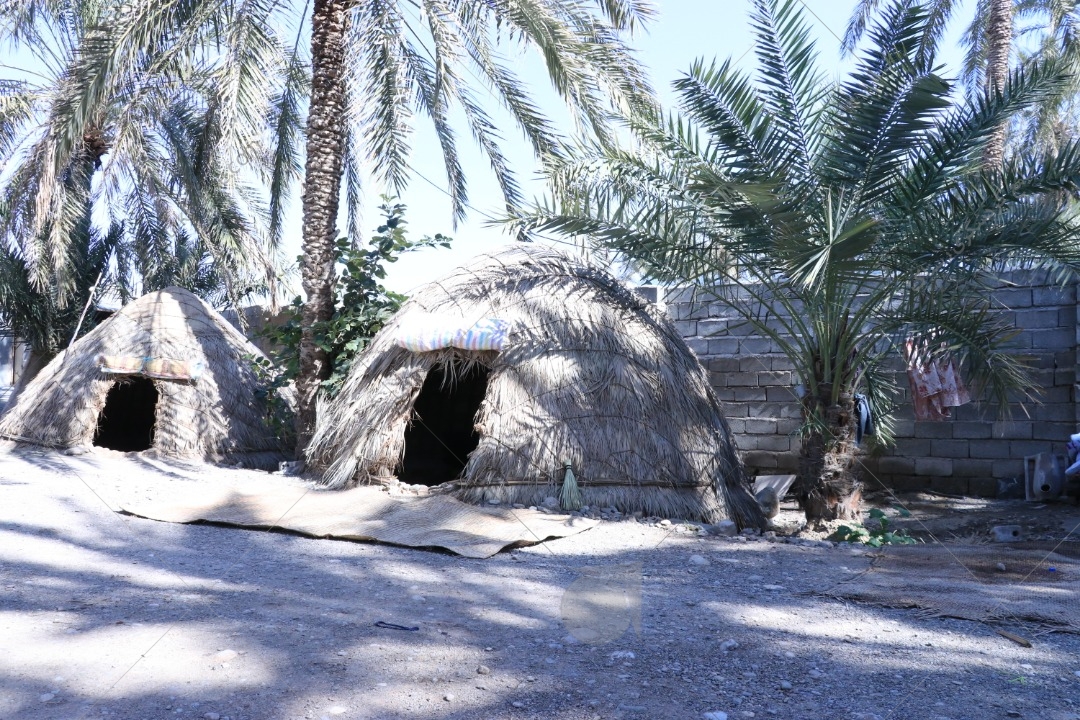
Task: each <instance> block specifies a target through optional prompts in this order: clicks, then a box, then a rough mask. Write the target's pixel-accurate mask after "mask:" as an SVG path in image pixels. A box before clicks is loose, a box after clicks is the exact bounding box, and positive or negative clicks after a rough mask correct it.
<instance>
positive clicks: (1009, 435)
mask: <svg viewBox="0 0 1080 720" xmlns="http://www.w3.org/2000/svg"><path fill="white" fill-rule="evenodd" d="M1031 425H1032V423H1031V421H1030V420H999V421H998V422H995V423H994V424H993V426H992V427H991V428H990V433H991V437H995V438H1002V439H1005V440H1030V439H1031Z"/></svg>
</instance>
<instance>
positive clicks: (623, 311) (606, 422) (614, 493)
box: [308, 247, 761, 525]
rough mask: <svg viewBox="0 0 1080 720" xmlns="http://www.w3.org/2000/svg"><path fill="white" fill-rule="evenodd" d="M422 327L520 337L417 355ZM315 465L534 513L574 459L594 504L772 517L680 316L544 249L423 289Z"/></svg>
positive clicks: (365, 362) (315, 455) (382, 337)
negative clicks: (441, 325)
mask: <svg viewBox="0 0 1080 720" xmlns="http://www.w3.org/2000/svg"><path fill="white" fill-rule="evenodd" d="M418 318H426V319H425V320H423V322H426V323H430V322H431V319H435V320H436V321H438V322H445V323H446V324H447V325H455V324H456V325H460V326H463V327H465V326H469V325H470V324H472V323H476V322H477V321H487V322H489V323H490V322H492V321H496V322H498V321H502V322H505V323H507V324H508V326H509V328H510V330H509V334H508V336H507V338H506V342H505V345H504V346H503V348H502V350H501V351H493V350H463V349H461V347H462V345H459V346H458V347H442V348H440V349H436V350H431V351H426V352H424V351H416V350H410V349H407V346H408V343H403V342H402V338H403V337H404V336H406V335H408V333H409V327H410V326H415V325H416V323H417V319H418ZM421 324H422V323H421ZM464 346H465V347H469V346H470V345H469V344H467V343H466V344H464ZM308 463H309V466H310V467H313V468H314V469H315V470H316V472H317V473H318V474H319V476H320V477H321V479H322V481H323V482H324V483H326V484H327V485H330V486H332V487H339V488H340V487H349V486H352V485H356V484H362V483H383V484H386V485H389V486H391V487H399V486H397V485H396V484H397V483H398V482H401V483H408V484H421V485H429V486H439V487H440V489H441V490H443V491H446V492H451V493H452V494H453V495H455V496H456V497H458V498H460V499H462V500H465V501H467V502H476V503H481V502H490V501H498V502H502V503H521V504H524V505H534V504H536V505H538V504H540V503H542V502H544V500H545V498H549V497H553V496H554V497H560V496H561V489H562V485H563V482H564V479H565V473H566V464H567V463H569V466H570V468H571V470H572V473H573V474H574V476H575V477H576V481H577V485H578V487H579V489H580V493H581V496H582V499H583V502H584V503H585V504H586V505H589V506H592V507H594V508H604V507H614V508H616V509H618V510H620V511H621V512H624V513H632V512H637V511H640V512H642V513H644V514H646V515H655V516H662V517H682V518H687V519H700V520H706V521H715V520H718V519H722V518H732V519H734V520H736V521H737V522H738V523H739V524H740V525H759V524H760V522H761V515H760V511H759V509H758V507H757V504H756V503H755V501H754V499H753V498H752V496H751V495H750V492H749V489H748V488H749V485H748V484H747V481H746V480H745V478H744V475H743V472H742V469H741V466H740V464H739V461H738V458H737V456H736V452H735V447H734V446H733V443H732V440H731V435H730V432H729V430H728V427H727V423H726V422H725V420H724V417H723V415H722V413H721V409H720V404H719V402H718V401H717V399H716V397H715V395H714V394H713V392H712V390H711V388H710V387H709V383H708V379H707V377H706V373H705V370H704V369H703V368H702V366H701V364H700V363H699V362H698V361H697V358H696V357H695V356H694V354H693V353H692V352H691V351H690V349H689V348H688V347H687V345H686V343H685V342H684V341H683V339H682V338H681V337H680V335H679V333H678V332H677V331H676V330H675V327H674V326H673V324H672V323H671V321H670V320H669V319H668V318H667V317H666V316H665V315H664V314H663V313H662V312H660V311H658V310H657V309H656V308H655V307H653V306H652V305H650V304H649V303H648V302H646V301H644V300H642V299H641V298H639V297H638V296H637V295H635V294H634V293H632V292H630V291H629V290H627V289H626V288H625V287H624V286H623V285H621V284H620V283H619V282H618V281H617V280H615V279H614V278H613V277H611V276H610V275H608V274H607V273H605V272H603V271H602V270H598V269H597V268H594V267H590V266H589V265H587V264H583V263H580V262H577V261H574V260H571V259H569V258H568V257H566V256H563V255H562V254H559V253H557V252H554V251H552V250H548V249H542V248H533V247H529V248H525V247H518V248H516V249H513V250H509V251H504V252H501V253H498V254H494V255H489V256H484V257H482V258H480V259H479V260H478V261H477V262H475V263H474V264H472V265H471V266H469V267H466V268H463V269H460V270H457V271H455V272H453V273H452V274H451V275H449V276H448V277H446V278H444V279H442V280H440V281H437V282H434V283H432V284H430V285H428V286H426V287H424V288H422V289H421V290H419V291H418V292H416V293H415V294H413V295H412V297H411V299H410V300H409V301H408V302H407V303H406V304H405V305H404V306H403V307H402V309H401V310H400V312H399V313H398V314H397V315H396V316H395V317H394V318H393V319H392V320H391V321H390V322H389V323H388V324H387V325H386V327H385V328H383V330H382V331H381V332H380V333H379V334H378V335H377V336H376V337H375V338H374V339H373V340H372V343H371V344H370V346H369V347H368V348H367V349H366V350H365V351H364V352H363V354H362V355H361V356H359V357H358V358H357V360H356V362H355V364H354V366H353V368H352V370H351V372H350V373H349V376H348V377H347V379H346V381H345V383H344V385H343V387H342V389H341V391H340V393H339V395H338V396H337V397H336V398H335V399H334V400H333V401H331V402H330V403H328V404H327V405H325V406H323V407H321V408H320V412H319V418H318V422H317V425H316V430H315V435H314V438H313V440H312V442H311V444H310V446H309V448H308Z"/></svg>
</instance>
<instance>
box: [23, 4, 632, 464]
mask: <svg viewBox="0 0 1080 720" xmlns="http://www.w3.org/2000/svg"><path fill="white" fill-rule="evenodd" d="M24 1H26V2H31V3H36V2H38V1H39V0H24ZM118 7H119V9H117V10H116V11H115V12H112V13H110V14H109V17H108V22H100V23H98V24H96V25H95V26H94V27H93V28H92V29H91V31H90V32H89V33H88V37H89V38H90V40H91V42H89V43H84V45H83V51H82V52H81V54H80V60H79V62H78V63H77V66H76V67H74V68H73V70H72V72H71V73H70V74H69V76H68V77H67V78H66V80H65V83H66V92H65V94H64V100H63V102H62V105H61V111H62V112H60V113H58V115H57V118H58V122H57V125H56V128H55V134H56V136H57V137H59V138H60V139H61V142H60V150H61V151H62V153H63V154H64V156H65V157H68V156H70V155H71V153H72V148H73V147H74V146H75V145H77V144H78V141H79V138H82V137H83V135H84V134H85V132H86V131H87V130H88V128H90V127H92V120H93V118H94V117H95V113H97V112H99V108H101V107H104V106H106V105H107V104H108V101H109V98H110V97H111V96H113V95H114V94H115V90H114V88H115V87H118V86H123V84H124V83H125V82H126V79H128V78H131V77H133V76H136V75H139V74H140V73H143V72H145V71H146V70H152V71H154V72H158V73H161V74H162V76H163V77H168V73H169V72H174V73H175V72H187V71H186V67H187V66H186V64H185V63H187V62H188V60H189V57H190V55H191V54H192V53H193V52H196V51H197V49H198V48H204V50H203V51H202V52H203V54H204V55H205V54H206V51H205V48H206V47H208V46H210V47H217V46H218V45H219V44H223V46H224V47H225V48H226V49H227V52H224V53H223V54H224V55H227V56H228V58H227V59H232V60H233V61H234V62H233V63H227V62H219V63H218V65H217V68H218V69H219V70H220V72H221V73H227V74H228V76H229V78H228V79H229V82H218V83H216V84H215V86H214V88H226V89H228V88H230V87H232V86H240V88H241V90H242V91H237V90H235V88H234V89H233V90H232V91H230V92H229V93H227V94H226V96H225V97H221V98H219V97H218V96H220V95H221V94H222V93H221V92H219V93H218V95H217V96H214V97H215V98H218V99H215V101H214V102H212V103H211V105H210V107H212V108H217V107H218V106H220V108H223V109H222V110H218V111H219V112H223V113H224V112H226V111H227V112H228V116H229V117H230V118H232V119H233V122H231V123H225V122H224V121H222V126H223V127H225V128H227V129H228V128H234V127H237V126H238V125H240V123H239V122H238V121H239V120H242V119H244V118H247V117H251V116H254V115H257V114H259V113H260V112H261V111H262V109H261V107H260V103H262V102H263V100H265V97H264V95H265V92H266V91H265V90H263V88H264V87H267V88H277V89H279V90H280V92H276V93H275V97H274V98H272V99H271V102H270V103H269V105H268V108H269V110H268V112H267V114H268V115H269V117H270V120H271V123H270V125H271V127H272V130H273V132H274V134H275V136H276V139H277V144H276V149H275V150H274V152H272V153H271V154H270V158H271V170H270V171H269V173H268V174H267V180H268V186H269V190H270V198H269V207H270V212H271V220H270V224H271V228H272V229H276V230H275V231H273V232H272V233H271V234H272V235H273V234H274V232H279V231H280V227H281V223H280V214H281V212H282V209H283V208H284V206H285V203H284V200H283V198H284V197H285V196H286V195H287V193H288V192H289V189H290V180H291V179H294V178H295V177H296V175H298V174H299V173H298V172H297V171H298V169H299V167H300V165H301V153H300V147H299V146H300V144H301V140H302V141H303V144H304V145H305V147H306V157H305V158H304V159H303V167H304V174H303V212H304V230H303V247H302V250H303V258H302V262H301V278H302V284H303V288H304V291H305V293H306V294H307V302H306V304H305V310H304V332H303V337H302V339H301V372H300V376H299V378H298V381H297V390H298V400H299V412H298V413H297V422H298V433H297V435H298V437H299V443H300V446H301V447H303V446H304V445H305V444H306V441H307V437H308V435H309V433H310V428H311V427H312V426H313V421H314V411H315V399H316V395H317V392H318V389H319V386H320V383H321V381H322V380H324V379H325V378H326V376H327V374H328V373H329V370H330V367H329V364H328V363H327V361H326V360H327V358H326V352H325V350H323V349H322V348H320V347H319V346H318V345H317V343H316V341H315V328H316V327H318V326H319V324H321V323H325V322H327V321H329V319H330V318H331V316H332V314H333V306H332V298H333V287H334V276H335V268H334V261H333V257H334V256H333V249H334V245H335V241H336V239H337V236H338V232H337V220H338V210H339V203H340V198H341V196H342V193H344V194H345V197H346V201H347V209H348V223H347V224H348V234H349V236H350V239H351V240H352V241H353V243H354V244H356V245H359V244H360V243H362V237H361V234H362V228H363V224H362V222H361V220H360V218H359V214H358V211H359V205H360V203H359V199H360V193H361V190H362V189H363V186H364V185H365V184H366V183H365V179H364V178H363V168H364V165H365V163H368V164H370V166H371V167H372V168H373V169H374V172H375V175H376V180H377V181H378V182H380V183H382V184H383V185H384V186H386V191H387V192H388V193H389V194H395V195H397V194H400V192H401V190H402V189H403V188H404V186H405V184H406V182H407V180H408V178H409V175H410V169H409V164H408V148H409V142H408V140H409V135H410V132H411V128H412V125H413V116H414V114H419V115H423V116H426V118H427V119H428V120H429V121H430V122H431V123H432V125H433V126H434V128H435V131H436V134H437V136H438V139H439V143H440V146H441V150H442V155H443V158H444V161H445V166H446V173H447V181H448V188H449V193H450V195H451V198H452V202H453V209H454V216H455V219H459V218H461V217H463V216H464V213H465V208H466V205H467V201H468V193H467V186H466V182H465V177H464V174H463V172H462V168H461V165H460V162H459V159H458V139H457V135H456V133H455V132H454V129H453V126H452V123H451V116H452V115H453V114H454V113H458V114H460V116H461V117H463V118H464V121H465V125H466V126H467V130H468V132H469V133H470V134H471V135H472V137H473V139H474V140H475V141H476V142H477V143H478V144H479V146H480V148H481V149H482V151H483V152H484V153H485V154H486V155H487V157H488V159H489V161H490V165H491V168H492V170H493V171H494V173H495V176H496V178H497V179H498V181H499V183H500V186H501V189H502V191H503V195H504V196H505V199H506V202H507V204H508V206H515V205H517V204H519V203H520V201H521V197H520V189H519V187H518V184H517V181H516V178H515V176H514V174H513V173H512V172H511V169H510V168H509V166H508V163H507V160H506V157H505V155H504V153H503V151H502V149H501V145H502V143H503V142H504V140H505V138H504V137H503V134H502V133H501V132H500V131H499V129H498V128H497V127H496V124H495V121H494V120H493V118H492V116H491V115H490V114H489V112H488V110H487V109H486V107H485V105H486V103H485V102H483V101H482V100H481V99H480V96H479V95H478V92H477V91H478V89H479V90H481V91H484V92H486V91H490V92H492V93H493V94H494V96H495V97H496V98H497V99H498V101H499V102H500V103H501V104H502V106H503V107H504V108H505V109H506V110H507V111H508V112H509V114H510V115H511V116H512V117H513V119H514V121H515V122H516V124H517V126H518V129H519V130H520V131H521V132H522V133H523V134H524V136H525V137H526V138H527V140H528V141H529V143H530V144H531V146H532V148H533V150H534V151H535V153H536V155H537V156H538V157H540V158H542V159H544V162H547V161H548V159H550V158H555V157H558V156H559V154H560V152H561V146H562V140H561V137H560V135H559V133H558V132H557V131H556V129H555V127H554V126H553V125H552V124H551V122H550V121H549V120H548V119H547V118H546V117H545V116H544V114H543V113H542V112H541V111H540V109H539V107H538V105H537V103H536V102H535V101H534V100H533V98H532V94H531V93H530V92H529V91H528V90H527V89H526V87H525V86H524V85H523V83H522V82H521V80H520V78H519V77H518V75H517V73H516V72H515V71H514V69H513V65H514V64H515V62H516V61H517V57H516V54H517V53H518V52H519V51H521V50H530V49H531V50H535V51H537V52H538V53H539V55H540V56H541V57H542V58H543V61H544V63H545V65H546V68H547V70H548V74H549V76H550V78H551V81H552V85H553V87H554V88H555V90H556V91H557V92H558V93H559V94H560V95H561V96H562V97H563V98H564V99H565V100H566V102H567V104H568V105H569V107H570V108H571V110H572V111H573V115H574V118H575V120H576V121H577V122H578V124H579V126H580V127H582V128H585V129H588V130H590V131H592V132H593V133H595V134H596V135H597V136H598V137H600V138H602V139H603V140H605V141H607V140H610V138H611V136H612V121H611V116H612V113H613V111H618V112H635V111H637V110H639V109H641V108H643V107H644V108H650V107H651V103H652V100H651V97H652V96H651V91H650V89H649V86H648V83H647V81H646V80H645V77H644V74H643V72H642V70H641V69H640V67H639V65H638V64H637V62H636V61H635V59H634V57H633V55H632V53H631V52H630V50H629V49H628V48H627V47H626V46H625V45H624V43H623V41H622V35H623V33H624V32H629V31H632V30H633V29H634V27H635V25H636V24H637V23H639V22H641V21H643V20H644V19H645V18H647V17H648V16H649V15H650V12H651V11H650V9H649V6H648V4H647V3H646V2H644V1H643V0H588V1H587V2H586V1H582V0H500V2H487V1H485V0H455V1H454V2H447V1H446V0H414V1H411V2H404V1H402V0H315V1H314V3H313V4H312V5H311V56H310V67H311V75H310V78H311V88H310V99H309V103H308V106H309V111H308V114H307V125H306V133H305V132H303V128H302V127H301V126H300V125H299V123H300V122H301V121H302V112H301V109H302V104H303V100H304V97H303V88H302V85H303V82H302V80H303V76H304V73H303V72H302V69H303V68H304V66H305V65H306V62H305V58H304V57H303V53H302V52H301V51H300V49H299V47H298V46H295V45H294V52H293V53H292V58H293V60H292V62H290V63H288V64H287V65H288V67H287V68H284V69H281V70H280V72H278V74H277V75H276V76H275V77H274V78H271V77H268V73H267V68H268V67H272V66H274V65H275V64H274V63H271V62H268V61H267V58H268V57H269V56H272V55H273V52H272V50H274V48H275V47H276V46H277V45H282V43H280V42H279V41H278V40H277V39H276V38H275V37H274V36H272V35H271V34H270V32H269V31H268V30H266V28H268V27H271V26H273V24H274V23H275V22H280V21H281V19H282V16H287V15H288V13H289V11H290V10H292V11H293V12H295V11H296V10H297V8H293V7H292V6H290V5H289V4H288V3H285V2H283V0H255V1H254V2H248V1H245V2H240V1H239V0H153V1H151V0H131V2H121V3H120V4H119V6H118ZM306 7H307V6H305V9H304V11H303V14H306ZM238 26H240V29H236V28H237V27H238ZM222 28H226V29H227V32H226V31H225V30H222ZM223 34H224V35H225V36H226V37H224V38H222V37H221V35H223ZM283 46H284V47H287V44H284V45H283ZM506 51H510V53H509V55H508V54H507V53H506ZM196 54H198V53H197V52H196ZM215 57H216V56H215ZM244 63H246V66H244V69H242V70H235V71H234V70H233V69H232V68H233V67H234V66H235V65H237V64H239V65H242V66H243V65H244ZM174 77H176V76H175V75H174ZM278 78H284V81H280V80H279V79H278ZM215 103H216V104H215ZM230 138H232V139H242V138H243V133H233V135H230V136H227V137H225V140H226V141H228V140H230ZM249 139H250V138H249ZM225 145H226V146H227V148H231V150H229V152H231V153H232V154H233V155H235V156H236V157H239V158H240V159H242V160H244V161H253V160H254V158H251V157H250V155H251V153H250V152H249V153H247V154H246V155H245V154H244V149H243V145H242V144H241V143H238V142H226V143H225ZM227 154H228V153H227Z"/></svg>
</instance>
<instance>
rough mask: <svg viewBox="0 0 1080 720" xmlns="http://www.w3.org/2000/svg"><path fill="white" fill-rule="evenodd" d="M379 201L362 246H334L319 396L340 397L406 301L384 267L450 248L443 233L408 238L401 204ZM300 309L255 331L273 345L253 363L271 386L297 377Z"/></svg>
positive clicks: (319, 331) (321, 330)
mask: <svg viewBox="0 0 1080 720" xmlns="http://www.w3.org/2000/svg"><path fill="white" fill-rule="evenodd" d="M383 201H384V202H383V204H382V205H380V206H379V210H381V211H382V213H383V216H384V217H385V221H384V222H383V224H382V225H380V226H379V227H378V230H377V231H376V235H374V236H373V237H372V238H371V241H370V242H369V243H368V245H367V247H366V248H360V247H356V246H354V245H353V244H352V243H350V242H349V240H348V238H339V239H338V241H337V245H336V247H335V260H336V264H337V267H338V270H339V274H338V279H337V284H336V286H335V298H336V300H335V311H334V315H333V317H332V318H330V320H329V321H327V322H324V323H318V324H317V325H316V326H315V342H316V343H318V344H319V347H320V348H322V349H323V350H325V351H326V353H327V356H328V358H329V362H330V368H331V371H330V377H328V378H327V379H326V380H324V381H323V383H322V389H323V393H324V394H326V395H327V396H329V397H333V396H334V395H336V394H337V393H338V391H339V390H340V389H341V386H342V384H343V383H344V381H345V376H346V375H347V374H348V372H349V368H350V367H352V363H353V360H354V359H355V358H356V356H357V355H358V354H359V353H360V352H361V351H362V350H363V349H364V348H366V347H367V345H368V343H369V342H371V338H373V337H374V336H375V334H376V333H377V332H379V330H381V329H382V327H383V325H385V324H386V322H387V321H388V320H389V319H390V318H391V317H392V316H393V314H394V313H395V312H397V310H398V308H400V307H401V304H402V303H403V302H405V300H406V299H407V298H406V297H405V296H404V295H401V294H398V293H395V292H392V291H390V290H388V289H386V288H385V287H384V286H383V284H382V281H383V280H384V279H385V278H386V265H387V264H388V263H393V262H397V260H398V258H399V257H400V256H401V255H403V254H405V253H407V252H413V251H416V250H420V249H422V248H430V247H444V248H447V247H450V242H451V238H449V237H447V236H445V235H442V234H436V235H435V237H428V236H424V237H423V238H421V239H420V240H411V239H409V237H408V236H407V234H406V231H405V226H406V224H407V223H406V222H405V220H404V214H405V205H403V204H401V203H393V202H392V201H391V200H390V199H389V198H386V197H384V198H383ZM302 310H303V301H302V300H301V299H300V298H299V297H297V298H296V299H294V300H293V301H292V303H291V304H290V305H289V307H288V308H287V309H286V311H285V315H286V317H285V319H284V322H282V323H280V324H275V325H272V326H267V327H265V328H263V329H262V330H260V331H259V333H258V334H259V335H260V336H261V337H263V338H266V339H267V340H269V341H270V344H271V347H272V349H271V352H270V355H271V359H270V360H267V359H265V358H261V359H257V360H256V365H257V366H258V368H259V371H260V373H261V374H262V375H263V376H264V378H265V380H266V381H267V383H268V384H269V385H270V387H271V388H278V387H284V386H286V385H288V384H289V383H291V382H292V381H293V380H294V379H295V378H296V376H297V374H298V373H299V370H300V329H301V326H302V322H303V318H302ZM275 395H276V394H275Z"/></svg>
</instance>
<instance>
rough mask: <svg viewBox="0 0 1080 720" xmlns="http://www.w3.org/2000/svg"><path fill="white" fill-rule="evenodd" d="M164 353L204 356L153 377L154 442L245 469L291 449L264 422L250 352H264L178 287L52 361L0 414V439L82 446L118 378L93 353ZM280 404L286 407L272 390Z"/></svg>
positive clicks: (265, 411)
mask: <svg viewBox="0 0 1080 720" xmlns="http://www.w3.org/2000/svg"><path fill="white" fill-rule="evenodd" d="M102 355H105V356H122V357H134V358H142V357H146V358H166V359H169V360H177V361H184V362H187V363H189V365H191V366H195V365H196V364H197V363H201V364H202V372H201V374H200V375H199V376H198V378H197V379H196V380H194V381H188V380H161V379H155V380H153V385H154V389H156V390H157V394H158V397H157V402H156V407H155V409H154V418H155V422H154V429H153V445H152V448H151V449H152V450H153V451H156V452H159V453H162V454H164V455H169V456H174V457H182V458H193V459H201V460H206V461H210V462H217V463H222V464H229V465H242V466H244V467H252V468H265V469H269V468H276V466H277V463H278V462H280V461H282V460H286V459H289V457H291V453H290V448H288V447H287V446H286V445H285V444H284V443H283V442H282V441H281V440H280V439H279V438H278V437H276V436H275V433H274V432H273V431H272V430H271V426H270V424H269V423H268V418H269V414H270V412H271V408H270V406H269V403H268V402H267V398H268V393H267V392H266V389H265V387H264V385H263V384H262V383H261V382H260V381H259V379H258V377H257V376H256V374H255V372H254V370H253V369H252V364H251V360H250V358H251V357H252V356H255V357H259V356H261V355H262V353H260V352H259V350H258V349H257V348H256V347H255V346H254V345H252V344H251V343H250V342H248V340H247V339H246V338H245V337H244V336H243V335H242V334H241V333H240V331H239V330H237V329H236V328H234V327H233V326H232V325H230V324H229V323H228V322H226V321H225V319H224V318H222V317H221V315H219V314H218V313H217V312H216V311H215V310H214V309H213V308H211V307H210V306H209V305H207V304H206V303H205V302H203V301H202V300H200V299H199V298H198V297H196V296H195V295H193V294H192V293H190V292H188V291H187V290H182V289H180V288H168V289H166V290H161V291H159V292H154V293H150V294H148V295H144V296H143V297H141V298H139V299H138V300H136V301H135V302H133V303H130V304H128V305H127V306H125V307H124V308H123V309H121V310H120V311H118V312H117V313H116V314H114V315H113V316H112V317H110V318H109V319H107V320H105V321H104V322H103V323H101V324H100V325H98V327H96V328H94V330H92V331H91V332H89V333H87V334H86V336H85V337H83V338H81V339H80V340H79V341H78V342H76V343H75V344H73V345H72V346H71V347H70V348H69V349H68V350H66V351H64V352H62V353H61V354H60V355H58V356H57V357H56V358H54V359H53V360H52V362H50V363H49V364H48V365H47V366H46V367H45V368H44V369H43V370H42V371H41V373H40V374H39V375H38V376H37V377H36V378H34V380H33V381H32V382H31V383H30V384H29V385H27V387H26V389H25V390H24V391H23V392H22V394H21V395H20V396H19V398H18V399H17V401H16V402H15V404H14V405H13V406H12V407H11V408H10V409H9V410H8V411H7V413H5V415H4V416H3V418H0V437H3V438H6V439H8V440H15V441H17V442H27V443H33V444H38V445H46V446H49V447H58V448H67V447H76V446H89V445H91V444H92V443H93V441H94V435H95V431H96V430H97V427H98V422H99V417H100V416H101V413H102V410H103V409H104V407H105V402H106V398H107V396H108V394H109V391H110V389H112V388H113V385H114V384H115V383H118V382H119V383H125V382H131V381H132V379H133V376H127V375H112V374H106V373H103V372H101V370H100V369H99V360H98V359H99V357H100V356H102ZM278 397H279V398H280V399H281V402H280V403H275V405H276V406H277V407H278V408H281V409H284V412H285V414H286V415H288V414H290V413H291V409H290V408H291V398H290V397H288V396H287V395H286V394H285V393H279V395H278Z"/></svg>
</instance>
